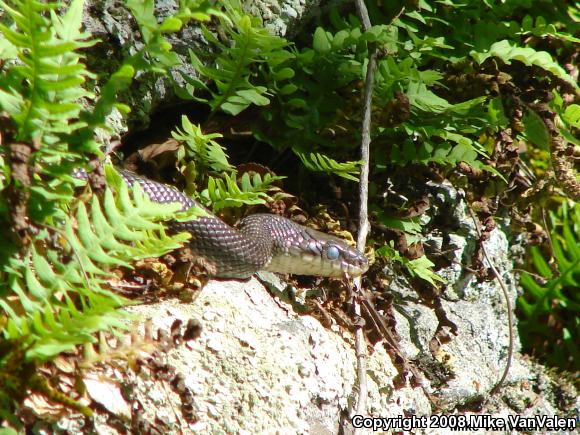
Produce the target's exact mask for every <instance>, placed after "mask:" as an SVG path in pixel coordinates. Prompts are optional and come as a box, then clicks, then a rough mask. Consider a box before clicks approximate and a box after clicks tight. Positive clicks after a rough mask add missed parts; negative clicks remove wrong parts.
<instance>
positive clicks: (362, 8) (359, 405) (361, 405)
mask: <svg viewBox="0 0 580 435" xmlns="http://www.w3.org/2000/svg"><path fill="white" fill-rule="evenodd" d="M355 5H356V9H357V12H358V16H359V18H360V20H361V22H362V27H363V31H367V30H368V29H369V28H370V27H371V21H370V18H369V13H368V11H367V8H366V5H365V4H364V1H363V0H355ZM368 49H369V59H368V64H367V72H366V77H365V88H364V97H363V101H364V103H363V116H362V128H361V160H362V166H361V171H360V181H359V230H358V237H357V248H358V249H359V250H360V251H361V252H364V250H365V246H366V240H367V235H368V232H369V220H368V195H369V192H368V184H369V166H370V158H369V154H370V143H371V134H370V130H371V110H372V99H373V86H374V81H375V68H376V63H377V50H376V47H375V45H374V44H369V47H368ZM354 287H355V297H354V298H353V310H354V313H355V316H357V317H360V316H361V313H362V310H361V305H360V300H361V299H362V298H363V297H364V296H363V295H362V292H361V289H362V279H361V277H357V278H356V279H355V280H354ZM355 349H356V357H357V382H358V397H357V400H356V411H355V414H356V415H365V414H366V409H367V408H366V399H367V395H368V390H367V379H366V341H365V337H364V331H363V329H362V325H361V324H359V323H358V322H357V326H356V329H355ZM358 432H359V430H358V429H354V431H353V433H354V434H357V433H358Z"/></svg>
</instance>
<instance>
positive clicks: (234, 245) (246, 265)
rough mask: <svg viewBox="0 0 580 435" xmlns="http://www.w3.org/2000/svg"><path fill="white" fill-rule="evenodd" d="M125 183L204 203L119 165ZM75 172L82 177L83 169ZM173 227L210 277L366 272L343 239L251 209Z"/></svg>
mask: <svg viewBox="0 0 580 435" xmlns="http://www.w3.org/2000/svg"><path fill="white" fill-rule="evenodd" d="M119 173H120V174H121V176H122V178H123V179H124V180H125V182H126V183H127V184H128V185H129V186H132V185H133V184H134V183H135V182H137V183H139V185H140V186H141V187H142V188H143V191H144V192H145V193H146V194H147V196H148V197H149V198H150V199H151V200H152V201H153V202H158V203H175V202H177V203H179V204H181V206H182V210H184V211H185V210H187V209H189V208H191V207H193V206H198V207H201V208H203V206H202V205H200V204H199V203H197V202H196V201H194V200H193V199H191V198H190V197H188V196H187V195H185V194H184V193H182V192H180V191H179V190H177V189H176V188H174V187H172V186H168V185H165V184H162V183H157V182H155V181H152V180H149V179H147V178H144V177H141V176H139V175H136V174H134V173H132V172H128V171H124V170H120V171H119ZM75 175H76V176H80V177H82V178H86V173H84V171H75ZM169 226H170V227H171V229H172V230H175V231H186V232H188V233H190V234H191V239H190V241H189V247H190V249H191V250H192V251H193V254H194V255H196V256H199V257H201V258H203V260H204V262H205V263H207V264H208V266H209V267H208V268H209V269H210V272H211V273H212V275H213V276H216V277H221V278H248V277H250V276H251V275H252V274H254V273H255V272H257V271H260V270H267V271H271V272H278V273H293V274H297V275H316V276H334V277H342V276H345V275H348V276H358V275H361V274H363V273H364V272H366V270H367V269H368V262H367V259H366V257H365V256H364V255H363V254H362V253H360V252H359V251H358V250H356V249H354V248H352V247H350V246H349V245H348V244H347V243H346V242H345V241H343V240H341V239H339V238H337V237H334V236H330V235H328V234H325V233H322V232H320V231H316V230H314V229H311V228H308V227H304V226H302V225H299V224H296V223H295V222H292V221H291V220H289V219H286V218H283V217H280V216H277V215H272V214H253V215H250V216H247V217H245V218H244V219H243V220H242V221H241V222H240V223H239V225H238V226H237V228H233V227H231V226H229V225H228V224H226V223H225V222H223V221H222V220H221V219H219V218H218V217H217V216H214V215H211V214H210V215H209V216H208V217H198V218H196V219H195V220H191V221H187V222H177V221H173V222H171V223H170V224H169Z"/></svg>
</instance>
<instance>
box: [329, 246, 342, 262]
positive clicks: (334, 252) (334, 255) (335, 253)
mask: <svg viewBox="0 0 580 435" xmlns="http://www.w3.org/2000/svg"><path fill="white" fill-rule="evenodd" d="M326 256H327V257H328V259H329V260H337V259H338V257H339V256H340V252H339V250H338V248H337V247H336V246H329V248H328V251H326Z"/></svg>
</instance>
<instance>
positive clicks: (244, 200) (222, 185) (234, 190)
mask: <svg viewBox="0 0 580 435" xmlns="http://www.w3.org/2000/svg"><path fill="white" fill-rule="evenodd" d="M283 178H284V177H280V176H276V175H270V174H265V175H264V176H263V177H262V176H260V174H254V176H253V177H251V178H250V174H248V173H247V172H246V173H244V174H243V175H242V177H241V178H240V180H239V181H238V180H237V179H236V173H235V172H232V173H231V174H227V173H226V174H224V175H223V178H221V179H220V178H214V177H211V176H210V177H209V179H208V183H207V188H206V189H204V190H203V191H202V192H201V194H200V199H201V201H202V202H203V203H204V204H205V205H208V206H209V205H211V206H212V207H213V210H214V211H216V212H217V211H220V210H222V209H224V208H227V207H241V206H243V205H258V204H266V202H267V199H268V198H269V196H268V194H267V193H266V192H267V191H268V189H269V188H270V187H271V186H272V183H274V182H276V181H278V180H281V179H283Z"/></svg>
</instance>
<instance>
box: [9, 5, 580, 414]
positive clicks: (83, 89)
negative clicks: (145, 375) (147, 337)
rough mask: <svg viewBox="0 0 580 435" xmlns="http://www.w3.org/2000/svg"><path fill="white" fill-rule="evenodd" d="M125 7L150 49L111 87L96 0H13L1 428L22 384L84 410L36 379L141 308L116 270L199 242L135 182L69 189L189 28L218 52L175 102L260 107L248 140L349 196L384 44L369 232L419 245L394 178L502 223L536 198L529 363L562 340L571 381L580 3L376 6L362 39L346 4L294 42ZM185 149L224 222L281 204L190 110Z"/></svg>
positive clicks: (391, 252) (416, 265)
mask: <svg viewBox="0 0 580 435" xmlns="http://www.w3.org/2000/svg"><path fill="white" fill-rule="evenodd" d="M126 5H127V7H128V9H129V10H130V11H131V12H132V14H133V16H134V18H135V20H136V22H137V23H138V26H139V29H140V35H141V38H142V43H143V46H142V48H140V49H139V50H137V49H135V50H134V51H131V53H132V54H131V55H130V56H128V57H127V58H126V59H124V60H123V62H122V64H121V65H120V66H119V67H118V68H117V70H116V71H114V72H113V73H111V74H110V75H109V76H108V77H107V76H97V75H96V74H95V73H94V72H91V71H89V70H88V69H87V67H86V66H85V64H84V62H85V56H86V55H87V52H88V50H87V49H88V48H90V47H94V46H95V45H96V44H98V43H99V41H97V40H95V39H93V38H92V36H91V35H89V34H88V33H86V32H84V31H83V30H82V26H81V20H82V13H83V0H71V1H70V2H68V3H67V4H63V3H59V2H42V1H37V0H4V1H3V0H0V11H1V12H0V13H1V14H3V15H2V16H0V131H1V140H0V221H2V232H1V233H0V234H1V235H0V237H1V246H0V308H1V311H0V328H1V329H2V337H1V338H0V418H5V419H10V420H12V423H13V424H14V425H18V422H17V421H16V420H15V418H14V417H13V413H12V411H11V410H12V409H13V407H14V406H15V403H16V402H18V401H19V400H21V399H22V397H21V395H22V392H23V391H25V390H26V388H30V389H32V390H33V391H41V392H44V393H45V394H46V395H48V397H55V398H56V399H57V400H59V401H61V402H62V403H65V404H67V405H70V406H77V405H76V404H75V402H74V401H70V400H69V399H67V398H66V397H60V396H57V395H55V392H54V391H52V390H51V388H50V387H49V386H48V385H47V384H46V382H45V381H44V382H43V379H42V378H40V377H39V375H38V374H37V373H36V367H38V366H39V365H40V364H42V363H45V362H46V361H51V360H52V359H54V358H55V357H56V356H57V355H58V354H59V353H60V352H63V351H67V350H71V349H75V348H76V347H77V346H79V345H83V344H87V343H94V342H95V340H96V339H95V336H94V333H95V332H98V331H111V330H113V331H114V330H116V329H118V328H122V325H123V323H122V322H121V321H120V319H121V317H122V316H124V314H123V312H122V311H121V310H120V309H121V308H122V307H123V306H124V305H126V304H127V303H128V301H127V300H126V299H124V298H123V297H121V296H119V295H118V294H116V293H115V292H113V291H111V289H110V285H109V284H108V279H109V278H110V276H111V273H112V271H113V270H114V269H115V268H118V267H129V268H130V267H131V263H130V261H129V260H131V259H136V258H145V257H152V256H159V255H162V254H163V253H166V252H169V251H170V250H172V249H174V248H176V247H177V246H180V244H182V243H183V242H184V241H185V240H186V237H185V236H184V235H174V236H167V235H166V234H165V233H164V231H163V225H162V222H163V221H164V220H166V219H167V218H168V216H169V215H170V214H171V212H172V211H175V210H174V209H171V208H170V207H165V206H160V205H158V204H151V203H150V202H149V201H147V200H146V198H144V197H143V195H142V193H141V192H140V191H139V189H132V190H131V193H129V189H128V188H127V186H125V185H124V184H123V183H122V182H121V181H120V180H119V179H118V177H117V176H116V175H115V171H114V170H113V169H112V168H110V167H108V169H107V176H106V177H102V176H101V177H100V179H99V177H96V179H93V180H91V183H89V184H90V188H85V192H84V194H83V195H80V196H79V195H77V194H75V188H77V187H78V186H79V185H82V182H80V181H79V180H76V179H74V178H73V177H72V176H71V174H72V171H73V169H74V168H85V169H90V168H91V167H94V166H95V162H98V161H100V160H102V159H103V157H104V156H103V153H102V151H101V149H100V145H101V144H100V143H99V142H98V140H97V137H96V136H95V131H96V130H98V129H104V130H105V131H109V130H111V127H110V126H108V124H107V122H108V116H109V115H110V113H111V112H112V111H118V112H120V113H122V114H126V113H128V112H129V111H130V108H129V107H128V106H127V105H126V104H124V103H122V102H121V101H122V98H121V97H120V95H122V93H123V92H125V91H126V90H127V89H128V88H129V86H130V85H131V83H132V81H133V79H134V77H135V76H136V74H141V76H142V77H151V76H154V77H165V78H167V79H169V72H170V70H171V69H172V68H175V67H178V66H179V65H180V62H181V60H180V57H179V56H178V55H177V54H176V53H175V52H174V51H173V47H172V46H171V44H170V43H169V42H168V38H167V35H168V34H172V33H176V32H179V31H180V30H181V29H183V27H184V26H186V25H190V26H200V28H201V31H202V34H203V36H204V38H205V40H206V41H207V43H208V49H207V51H205V52H198V51H194V50H190V51H189V60H190V62H191V65H192V66H193V67H194V68H195V70H196V71H197V73H198V74H199V76H198V77H197V78H194V77H190V76H185V75H184V76H183V79H184V80H185V83H186V84H185V85H184V86H183V87H182V88H177V84H176V89H175V90H176V95H179V96H180V97H182V98H185V99H189V100H195V101H196V102H198V103H201V104H203V105H207V106H208V107H209V111H210V119H211V118H215V117H217V116H221V117H236V116H243V115H244V113H247V112H248V111H250V110H251V111H254V112H253V115H252V116H251V117H249V118H250V119H251V120H250V121H248V120H246V124H247V129H248V130H249V131H251V135H252V137H253V139H255V140H256V141H260V142H261V143H265V144H268V146H270V147H271V148H272V149H273V150H274V151H275V152H277V153H279V154H283V153H286V154H290V155H291V156H294V157H295V161H296V165H299V170H300V171H301V173H302V172H303V173H306V174H309V173H318V174H319V176H320V175H324V176H326V177H333V176H335V180H336V182H337V183H338V184H339V185H340V186H342V187H343V188H344V190H345V191H347V192H352V191H353V190H354V189H355V187H356V182H357V180H358V178H357V174H358V168H359V166H360V161H359V157H358V145H359V143H360V131H359V129H360V117H361V115H360V113H361V101H360V99H361V94H362V91H361V83H363V82H364V77H365V72H366V65H367V57H368V53H369V47H371V46H374V47H376V48H377V49H378V51H379V53H380V56H379V59H378V66H377V75H376V83H375V94H374V99H373V129H372V132H371V134H372V148H371V180H372V181H371V185H370V187H369V191H370V198H369V200H370V203H371V207H370V208H371V210H375V211H376V212H377V213H376V215H375V216H374V219H375V220H376V221H378V222H379V223H380V224H381V225H383V226H385V227H388V228H390V229H392V230H393V231H395V232H398V234H400V235H401V237H403V238H404V239H405V240H406V243H408V244H409V245H411V244H418V243H420V240H419V239H420V237H419V235H420V234H421V226H420V224H419V223H418V220H416V219H415V220H413V219H402V218H400V217H396V216H401V215H404V211H405V210H407V209H410V208H411V207H412V206H413V199H410V200H408V201H407V202H404V203H402V204H399V210H397V211H398V212H402V213H398V214H393V216H388V215H387V213H386V212H385V211H384V205H385V201H384V195H385V191H386V186H387V184H388V183H387V181H388V177H389V176H393V177H395V176H397V175H399V176H401V177H408V175H406V174H408V173H412V172H421V171H423V170H425V171H427V170H428V171H431V172H432V173H435V174H437V177H439V178H440V179H449V180H451V181H452V182H453V183H454V184H455V185H457V186H460V187H463V188H464V189H465V190H466V191H467V193H468V195H467V196H468V198H470V199H471V200H473V201H478V202H479V203H480V204H483V205H484V206H485V208H486V210H487V212H488V213H490V214H491V215H493V214H494V213H495V212H497V211H498V209H499V208H500V207H501V206H500V205H499V204H501V203H509V204H511V208H512V209H513V212H514V219H516V218H515V216H516V215H517V217H518V219H522V215H525V216H526V218H525V219H522V220H523V221H526V220H527V221H533V222H536V223H538V224H539V225H543V224H542V222H541V219H540V217H539V216H540V214H539V204H542V206H547V207H551V208H554V210H555V211H554V212H553V213H551V214H550V216H551V221H550V225H549V228H546V231H548V232H550V234H551V240H552V246H553V252H550V251H549V250H546V249H544V250H541V249H540V248H537V247H534V248H532V249H531V250H530V253H531V262H530V265H528V267H529V269H530V272H533V273H534V274H539V275H540V277H541V278H542V279H540V280H538V277H537V275H533V274H526V273H524V274H522V286H523V287H524V288H525V290H526V292H527V293H526V294H525V295H524V296H522V297H521V298H520V303H519V306H520V312H521V314H522V321H521V323H520V325H521V327H520V330H521V335H522V340H523V342H524V346H525V348H526V349H529V350H530V351H532V349H533V346H534V345H537V344H538V343H537V341H538V337H542V342H544V343H545V342H553V343H562V344H563V346H561V347H558V349H557V351H555V350H554V349H552V348H550V354H551V355H550V357H549V358H548V361H549V362H550V363H552V364H554V365H557V366H559V367H562V368H567V369H571V370H572V369H574V367H573V366H572V363H573V362H574V361H576V362H577V361H578V355H577V349H576V347H575V346H574V344H575V343H577V342H578V335H579V328H580V326H579V325H578V306H579V305H578V303H579V302H578V294H577V290H578V288H579V287H580V285H579V279H580V277H579V276H578V275H579V273H580V263H579V261H580V260H579V259H580V254H579V252H578V244H579V241H580V211H579V210H580V209H579V207H578V205H577V204H576V205H570V204H571V202H570V200H569V197H574V198H576V199H577V198H578V197H577V196H575V195H574V193H573V192H571V190H570V183H566V184H565V183H563V182H562V181H561V180H563V179H564V178H565V176H567V177H568V179H570V177H571V178H572V179H574V177H575V179H576V180H578V176H577V174H576V173H575V172H574V170H573V169H574V168H573V167H571V168H568V169H566V168H564V169H562V165H559V164H558V165H554V161H552V166H555V171H554V173H555V176H550V174H551V173H550V172H549V171H550V163H549V161H550V158H552V159H554V158H555V157H554V152H553V149H552V146H553V143H554V142H555V141H556V139H558V140H564V141H567V143H568V144H569V145H570V147H571V148H572V147H573V146H576V147H579V146H580V143H579V141H578V139H577V133H578V129H579V128H580V107H579V106H578V104H575V102H576V103H577V101H578V85H577V77H575V76H572V75H571V71H573V68H572V67H571V65H572V59H574V58H575V57H576V56H577V54H578V42H580V40H579V39H578V32H579V30H580V27H579V24H578V23H579V18H578V17H579V16H580V11H579V10H578V8H577V7H576V6H574V5H573V4H570V3H569V2H566V1H562V0H556V1H545V0H508V1H471V0H470V1H462V2H459V1H452V0H446V1H432V0H421V1H418V2H405V1H395V2H375V1H374V0H370V1H369V2H368V7H369V11H370V13H371V21H372V23H373V26H372V28H371V29H370V30H369V31H367V32H364V31H362V30H361V25H360V23H359V20H358V19H357V18H356V17H355V16H354V15H353V11H352V10H351V9H349V8H347V7H346V6H345V7H343V9H341V10H336V9H333V10H331V11H330V13H329V14H327V15H326V16H325V17H324V18H320V19H319V22H317V23H316V25H315V28H312V29H311V31H309V32H306V31H305V32H301V34H300V36H299V37H297V38H296V40H295V41H288V40H286V39H285V38H282V37H280V36H273V35H271V34H270V33H269V32H268V31H267V30H266V29H265V28H264V27H263V25H262V23H261V22H260V20H259V19H257V18H255V17H253V16H250V15H248V14H247V13H245V12H244V11H243V8H242V7H241V5H240V4H239V3H238V2H236V1H234V0H232V1H229V2H226V1H224V2H217V3H215V4H211V3H210V2H204V1H201V0H182V1H180V4H179V8H178V10H177V12H176V13H175V14H174V15H173V16H169V17H167V18H165V19H163V20H159V19H158V18H157V17H156V16H155V15H154V7H153V6H154V3H153V1H152V0H144V1H138V0H127V2H126ZM576 74H577V73H576ZM173 137H174V139H175V140H177V141H178V143H179V148H178V150H177V156H176V168H175V169H176V170H177V171H179V172H180V173H182V174H184V175H185V177H186V189H187V190H188V191H189V192H191V193H193V191H196V192H198V193H197V195H198V198H199V199H200V200H201V201H202V202H203V203H204V204H206V205H211V206H213V207H214V210H216V211H221V210H222V209H224V208H228V207H241V206H244V205H256V204H266V203H268V202H272V201H273V200H275V199H277V197H276V196H275V195H273V196H271V195H270V189H271V187H272V186H273V183H275V182H277V181H279V180H280V179H281V178H282V177H279V176H276V175H273V174H270V173H262V174H252V175H250V174H249V173H247V172H246V173H240V172H238V171H237V170H236V168H235V167H234V165H233V164H232V163H231V162H230V159H229V157H228V155H227V154H226V150H225V148H224V146H223V143H220V142H222V139H223V137H222V135H221V134H219V133H206V132H204V130H203V128H202V126H201V125H196V124H195V123H193V122H191V121H190V120H189V119H188V118H187V117H183V118H182V125H181V127H178V128H177V129H176V130H175V131H174V133H173ZM570 154H571V153H570ZM522 165H523V166H526V167H529V168H530V169H531V172H532V173H533V174H534V175H535V176H536V177H538V178H543V181H545V183H544V184H543V188H542V189H537V190H536V191H534V192H533V194H530V193H529V192H530V190H529V186H528V185H525V184H521V183H519V184H518V181H517V175H518V171H519V170H520V168H521V167H522ZM405 171H407V172H405ZM566 171H568V172H571V174H570V173H563V172H566ZM306 176H311V175H310V174H309V175H306ZM572 184H573V183H572ZM77 191H78V189H77ZM93 191H94V192H95V194H93ZM97 193H98V195H97ZM498 199H499V201H498ZM386 202H388V198H387V201H386ZM524 235H525V231H524ZM393 246H394V245H393V244H392V243H391V240H386V239H385V238H384V237H383V238H381V237H377V240H376V246H375V248H376V250H377V253H378V254H379V255H378V257H379V258H384V257H386V258H390V259H392V260H394V261H395V262H397V263H399V264H401V265H402V266H404V267H405V269H406V270H407V272H408V273H409V274H410V275H411V276H413V277H418V278H420V279H422V280H424V281H426V282H427V283H429V284H430V285H437V283H438V282H440V278H439V277H437V275H436V273H435V271H434V269H433V268H434V263H433V262H432V261H431V260H430V259H428V258H427V257H426V256H425V255H424V254H422V253H421V254H419V255H417V256H416V258H407V257H406V256H405V255H402V254H401V253H399V252H397V250H395V249H394V248H393ZM379 261H384V260H379ZM550 322H551V323H550ZM554 322H555V324H556V325H557V327H553V325H554ZM540 348H542V345H540ZM536 349H538V348H537V347H536ZM539 356H540V355H539ZM571 361H572V363H571ZM576 364H577V363H576ZM77 407H78V406H77ZM83 411H85V412H87V410H86V409H83Z"/></svg>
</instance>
